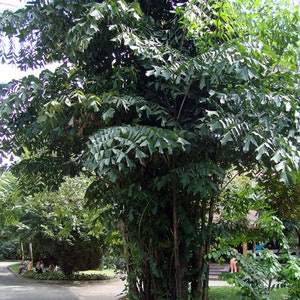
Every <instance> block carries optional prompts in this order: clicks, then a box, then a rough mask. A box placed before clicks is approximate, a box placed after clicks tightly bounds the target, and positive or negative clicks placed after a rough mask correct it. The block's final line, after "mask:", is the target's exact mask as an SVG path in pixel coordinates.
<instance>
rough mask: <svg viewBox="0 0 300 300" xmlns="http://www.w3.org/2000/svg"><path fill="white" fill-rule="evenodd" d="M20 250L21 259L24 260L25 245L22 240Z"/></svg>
mask: <svg viewBox="0 0 300 300" xmlns="http://www.w3.org/2000/svg"><path fill="white" fill-rule="evenodd" d="M20 251H21V259H22V260H24V259H25V257H24V247H23V242H22V240H20Z"/></svg>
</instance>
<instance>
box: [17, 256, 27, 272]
mask: <svg viewBox="0 0 300 300" xmlns="http://www.w3.org/2000/svg"><path fill="white" fill-rule="evenodd" d="M27 265H28V261H26V260H25V259H22V262H21V265H20V266H19V267H18V274H21V273H22V271H23V270H26V268H27Z"/></svg>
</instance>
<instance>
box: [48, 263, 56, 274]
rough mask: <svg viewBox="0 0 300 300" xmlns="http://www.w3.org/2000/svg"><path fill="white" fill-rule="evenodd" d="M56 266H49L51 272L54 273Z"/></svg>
mask: <svg viewBox="0 0 300 300" xmlns="http://www.w3.org/2000/svg"><path fill="white" fill-rule="evenodd" d="M54 269H55V266H54V265H53V264H50V265H49V271H50V272H54Z"/></svg>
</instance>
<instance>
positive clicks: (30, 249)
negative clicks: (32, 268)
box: [29, 242, 33, 262]
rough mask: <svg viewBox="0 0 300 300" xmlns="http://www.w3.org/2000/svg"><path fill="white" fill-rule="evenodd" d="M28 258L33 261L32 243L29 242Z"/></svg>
mask: <svg viewBox="0 0 300 300" xmlns="http://www.w3.org/2000/svg"><path fill="white" fill-rule="evenodd" d="M29 260H31V261H32V262H33V252H32V243H31V242H30V243H29Z"/></svg>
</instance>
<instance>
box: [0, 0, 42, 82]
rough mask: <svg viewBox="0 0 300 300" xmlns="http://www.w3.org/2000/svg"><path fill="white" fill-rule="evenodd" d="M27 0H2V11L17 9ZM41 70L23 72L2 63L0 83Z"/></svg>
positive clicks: (37, 72)
mask: <svg viewBox="0 0 300 300" xmlns="http://www.w3.org/2000/svg"><path fill="white" fill-rule="evenodd" d="M25 2H26V1H25V0H0V12H2V11H3V10H5V9H9V10H16V9H18V8H21V7H22V6H23V5H24V3H25ZM39 73H40V70H35V71H28V72H21V71H20V70H19V69H18V68H16V67H14V66H12V65H5V64H1V63H0V83H7V82H9V81H11V80H12V79H20V78H22V77H24V76H26V75H29V74H34V75H38V74H39Z"/></svg>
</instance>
